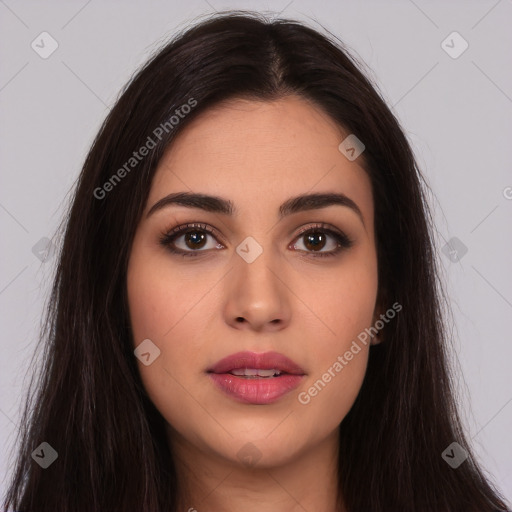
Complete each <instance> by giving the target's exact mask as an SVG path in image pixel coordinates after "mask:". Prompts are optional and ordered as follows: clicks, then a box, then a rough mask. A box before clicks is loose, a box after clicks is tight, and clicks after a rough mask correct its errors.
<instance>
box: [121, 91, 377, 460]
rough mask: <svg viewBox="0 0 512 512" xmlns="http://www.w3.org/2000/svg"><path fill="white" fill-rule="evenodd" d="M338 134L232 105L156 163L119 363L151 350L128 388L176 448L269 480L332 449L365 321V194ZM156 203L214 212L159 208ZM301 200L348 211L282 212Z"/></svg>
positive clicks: (319, 122)
mask: <svg viewBox="0 0 512 512" xmlns="http://www.w3.org/2000/svg"><path fill="white" fill-rule="evenodd" d="M347 135H349V134H348V133H346V134H344V133H342V132H341V131H340V129H339V128H338V126H337V125H336V124H335V123H334V122H333V121H332V120H331V119H330V118H329V117H328V116H327V115H326V114H324V113H323V112H322V111H321V110H320V109H317V108H315V107H314V106H313V105H312V104H311V103H309V102H307V101H306V100H304V99H301V98H299V97H296V96H293V97H287V98H286V99H283V100H280V101H275V102H270V103H269V102H265V103H263V102H256V101H248V100H236V101H230V102H228V103H225V104H223V105H222V106H220V107H218V108H215V109H213V110H209V111H208V112H206V113H203V114H202V115H201V116H200V117H198V118H196V119H195V120H194V121H193V122H192V124H190V125H189V126H188V127H187V128H186V129H185V130H184V131H183V132H182V133H181V134H180V136H179V137H178V138H177V139H176V140H175V142H174V144H173V146H172V148H171V149H170V150H169V151H168V152H167V153H166V154H165V156H164V157H163V158H162V160H161V161H160V163H159V166H158V169H157V171H156V174H155V177H154V180H153V183H152V187H151V191H150V194H149V199H148V202H147V205H146V209H145V211H144V214H143V217H142V220H141V222H140V224H139V226H138V228H137V231H136V235H135V239H134V242H133V247H132V252H131V256H130V261H129V265H128V276H127V279H128V282H127V285H128V301H129V309H130V317H131V325H132V328H133V338H134V339H133V342H134V348H135V347H137V346H139V345H140V344H141V343H142V342H143V340H150V341H144V343H143V344H142V345H141V347H140V348H139V349H138V352H137V354H138V357H139V359H138V366H139V370H140V374H141V377H142V381H143V383H144V386H145V388H146V390H147V393H148V395H149V397H150V399H151V400H152V402H153V403H154V404H155V406H156V407H157V409H158V410H159V411H160V413H161V414H162V415H163V417H164V418H165V420H166V421H167V423H168V425H169V429H168V430H169V436H170V437H169V439H170V441H171V443H174V445H175V446H181V447H186V448H185V449H186V450H188V452H189V453H192V452H193V451H195V452H197V453H203V454H205V455H207V456H209V457H212V456H217V457H221V458H222V459H223V460H230V461H232V462H234V463H237V464H241V463H245V464H246V463H248V462H249V463H251V464H254V463H257V464H258V465H260V466H261V467H266V466H268V467H270V466H273V465H276V464H283V463H285V462H287V461H288V462H289V461H292V460H294V458H296V457H298V456H300V455H301V454H304V453H306V452H307V451H308V450H311V449H313V448H315V447H318V446H319V445H320V443H324V442H325V441H326V440H329V439H330V440H333V439H335V436H336V434H337V427H338V425H339V424H340V422H341V421H342V420H343V418H344V417H345V415H346V414H347V413H348V411H349V410H350V408H351V406H352V404H353V402H354V400H355V398H356V396H357V394H358V392H359V389H360V387H361V384H362V381H363V378H364V374H365V370H366V364H367V357H368V351H369V345H370V343H369V340H370V338H368V336H366V340H367V341H368V342H367V343H364V342H361V340H363V339H364V338H365V336H364V335H362V333H364V332H365V328H369V327H370V326H372V325H373V323H374V321H375V320H376V319H377V318H378V311H377V310H376V298H377V284H378V276H377V255H376V248H375V243H374V220H373V211H374V208H373V199H372V191H371V183H370V180H369V178H368V176H367V174H366V172H365V171H364V170H363V168H362V167H361V166H360V165H359V163H361V158H362V157H361V158H356V159H355V160H353V161H351V160H349V159H348V158H347V157H346V156H345V155H344V154H343V153H342V152H341V151H340V150H339V149H338V146H339V145H340V143H341V142H342V140H343V139H345V137H346V136H347ZM363 142H364V141H363ZM363 156H364V155H363ZM170 194H190V195H193V194H201V195H205V196H206V195H207V196H215V197H216V198H220V200H221V201H222V203H221V204H219V201H218V200H213V199H212V200H202V201H201V200H194V201H191V202H190V203H189V204H188V205H186V204H184V202H183V197H184V196H182V202H181V204H180V203H176V202H171V201H167V203H166V204H164V203H160V201H161V200H162V199H164V198H166V197H167V196H169V195H170ZM311 194H338V195H339V196H340V197H341V198H343V196H345V197H346V198H348V200H343V199H340V200H338V201H337V202H333V201H330V202H329V201H327V202H325V201H324V202H321V201H315V200H314V199H310V200H295V201H292V202H290V200H291V199H292V198H298V197H300V196H307V195H311ZM320 199H321V198H320ZM228 202H229V203H230V205H231V209H232V211H231V213H229V212H228V208H226V207H225V203H228ZM157 204H159V207H156V208H155V205H157ZM283 205H284V207H283ZM187 224H199V226H195V227H192V228H189V230H188V233H186V232H185V233H183V232H182V233H174V234H173V235H171V236H168V237H167V238H165V236H166V234H168V233H169V232H170V231H172V230H173V229H174V228H177V227H181V226H183V227H186V226H187ZM304 229H305V230H306V231H307V232H306V233H301V231H304ZM207 230H212V232H213V235H212V234H210V233H208V232H207ZM336 234H339V235H340V238H337V235H336ZM346 238H348V240H349V241H350V242H351V244H349V246H347V244H346V243H345V242H346ZM162 239H163V241H162ZM173 249H174V250H176V251H177V252H176V253H174V252H172V251H173ZM358 336H359V338H358ZM354 342H355V344H354ZM356 347H358V348H359V350H357V348H356ZM158 351H160V352H158ZM240 352H245V353H246V354H242V355H241V356H240V354H239V353H240ZM269 352H272V353H273V354H268V353H269ZM276 353H277V354H280V355H282V356H284V357H286V358H288V359H289V360H291V361H292V362H293V363H294V364H295V366H293V365H291V364H290V363H289V361H288V362H285V361H284V359H283V357H279V356H276ZM142 354H144V355H142ZM232 354H238V356H236V357H235V358H234V359H231V360H228V361H227V362H226V364H220V365H219V364H218V363H219V362H220V361H221V360H223V359H224V358H226V357H227V356H230V355H232ZM262 354H263V355H262ZM244 369H248V371H245V370H244ZM262 370H263V371H262ZM264 370H266V371H264ZM272 370H276V371H275V372H273V371H272ZM279 371H280V372H281V373H280V374H279V375H277V373H278V372H279ZM237 373H238V374H239V375H235V374H237ZM273 374H276V375H275V376H270V375H273Z"/></svg>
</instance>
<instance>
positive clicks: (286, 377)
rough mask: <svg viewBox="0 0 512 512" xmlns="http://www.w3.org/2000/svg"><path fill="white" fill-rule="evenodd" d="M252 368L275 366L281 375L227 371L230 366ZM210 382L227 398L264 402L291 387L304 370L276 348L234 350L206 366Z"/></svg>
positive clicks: (278, 396)
mask: <svg viewBox="0 0 512 512" xmlns="http://www.w3.org/2000/svg"><path fill="white" fill-rule="evenodd" d="M243 368H255V369H261V370H270V369H272V368H274V369H276V370H279V371H280V372H281V375H279V376H277V377H270V378H264V377H261V378H254V379H248V378H245V377H240V376H237V375H232V374H231V373H229V372H230V371H232V370H236V369H243ZM207 372H208V375H209V376H210V378H211V379H212V380H213V382H214V384H215V385H216V386H217V387H218V388H219V389H220V390H221V391H223V392H224V393H226V394H227V395H228V396H230V397H231V398H234V399H235V400H237V401H239V402H243V403H249V404H257V405H264V404H270V403H272V402H275V401H277V400H279V399H280V398H281V397H282V396H284V395H285V394H287V393H289V392H290V391H291V390H293V389H295V388H296V387H297V386H298V385H299V384H300V382H301V380H302V378H303V377H304V375H305V372H304V370H303V369H302V368H300V367H299V366H298V365H297V364H295V363H294V362H293V361H292V360H291V359H289V358H287V357H286V356H284V355H282V354H279V353H277V352H265V353H263V354H256V353H254V352H237V353H236V354H232V355H230V356H228V357H225V358H224V359H221V360H220V361H218V362H217V363H216V364H215V365H214V366H213V367H211V368H209V369H208V370H207Z"/></svg>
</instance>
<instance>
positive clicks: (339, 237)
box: [293, 225, 353, 257]
mask: <svg viewBox="0 0 512 512" xmlns="http://www.w3.org/2000/svg"><path fill="white" fill-rule="evenodd" d="M296 240H297V241H296V242H295V244H293V248H294V249H296V250H299V251H303V252H306V253H308V254H309V255H311V256H313V257H324V256H336V255H337V254H338V253H339V252H340V251H342V250H343V249H348V248H349V247H352V245H353V241H352V240H350V239H349V237H348V236H347V235H345V233H343V232H341V231H340V232H338V231H334V230H333V229H329V228H327V227H323V225H320V226H313V227H310V228H306V229H304V230H302V232H301V233H300V234H299V236H298V238H297V239H296ZM301 246H302V247H301ZM325 248H327V249H326V250H324V249H325Z"/></svg>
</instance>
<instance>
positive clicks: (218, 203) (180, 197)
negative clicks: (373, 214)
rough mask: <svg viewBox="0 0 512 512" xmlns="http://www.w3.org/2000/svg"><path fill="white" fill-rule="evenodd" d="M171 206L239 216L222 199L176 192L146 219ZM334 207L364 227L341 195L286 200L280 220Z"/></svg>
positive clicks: (352, 206) (359, 213)
mask: <svg viewBox="0 0 512 512" xmlns="http://www.w3.org/2000/svg"><path fill="white" fill-rule="evenodd" d="M171 205H179V206H185V207H187V208H197V209H201V210H204V211H207V212H213V213H220V214H223V215H229V216H234V215H237V213H238V210H237V208H236V207H235V206H234V204H233V203H232V202H231V201H230V200H228V199H224V198H222V197H218V196H211V195H207V194H196V193H191V192H176V193H172V194H169V195H167V196H165V197H163V198H162V199H160V200H159V201H157V202H156V203H155V204H154V205H153V206H152V207H151V208H150V210H149V211H148V213H147V215H146V218H147V217H149V216H150V215H152V214H153V213H155V212H157V211H159V210H162V209H163V208H166V207H168V206H171ZM332 205H339V206H345V207H347V208H350V209H351V210H353V211H354V212H355V213H356V214H357V216H358V217H359V218H360V219H361V222H362V223H363V225H364V219H363V214H362V213H361V210H360V209H359V207H358V206H357V204H356V203H355V202H354V201H353V200H352V199H350V198H349V197H348V196H346V195H345V194H341V193H317V194H305V195H300V196H296V197H292V198H290V199H288V200H286V201H285V202H284V203H283V204H282V205H281V206H280V207H279V219H280V220H281V219H283V218H284V217H286V216H288V215H292V214H294V213H298V212H302V211H308V210H319V209H321V208H326V207H328V206H332Z"/></svg>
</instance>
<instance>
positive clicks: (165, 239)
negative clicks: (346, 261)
mask: <svg viewBox="0 0 512 512" xmlns="http://www.w3.org/2000/svg"><path fill="white" fill-rule="evenodd" d="M193 231H199V232H201V231H202V232H204V233H207V234H209V235H211V236H213V237H214V238H221V237H220V236H219V235H218V234H217V233H216V231H215V230H213V229H211V228H210V227H208V225H207V224H200V223H190V224H184V225H182V226H178V227H176V228H173V229H171V230H170V231H164V232H163V233H161V235H160V239H159V242H160V244H161V245H162V246H164V247H165V248H166V249H167V250H169V251H170V252H171V253H172V254H176V255H178V256H184V257H193V258H194V257H197V256H199V254H198V253H204V252H207V251H204V250H198V251H183V250H181V249H176V248H175V247H173V246H172V244H173V243H174V241H175V240H176V239H177V238H178V237H179V236H181V235H184V234H186V233H187V232H193ZM317 232H321V233H326V234H328V235H330V236H332V237H333V238H334V239H335V240H336V242H337V243H338V245H337V247H336V249H334V250H331V251H327V252H313V251H307V254H308V255H311V256H312V257H313V258H325V257H331V256H337V255H338V254H339V253H340V252H341V251H343V250H344V249H349V248H350V247H352V245H353V244H354V242H353V240H351V239H350V238H349V237H348V236H347V235H346V234H345V233H343V232H338V231H334V230H333V229H330V228H329V227H327V224H324V223H319V224H315V225H313V226H307V227H305V228H302V229H301V230H300V231H299V233H298V234H297V236H296V237H295V239H294V240H298V239H299V238H300V237H301V236H304V235H306V234H309V233H317Z"/></svg>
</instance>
